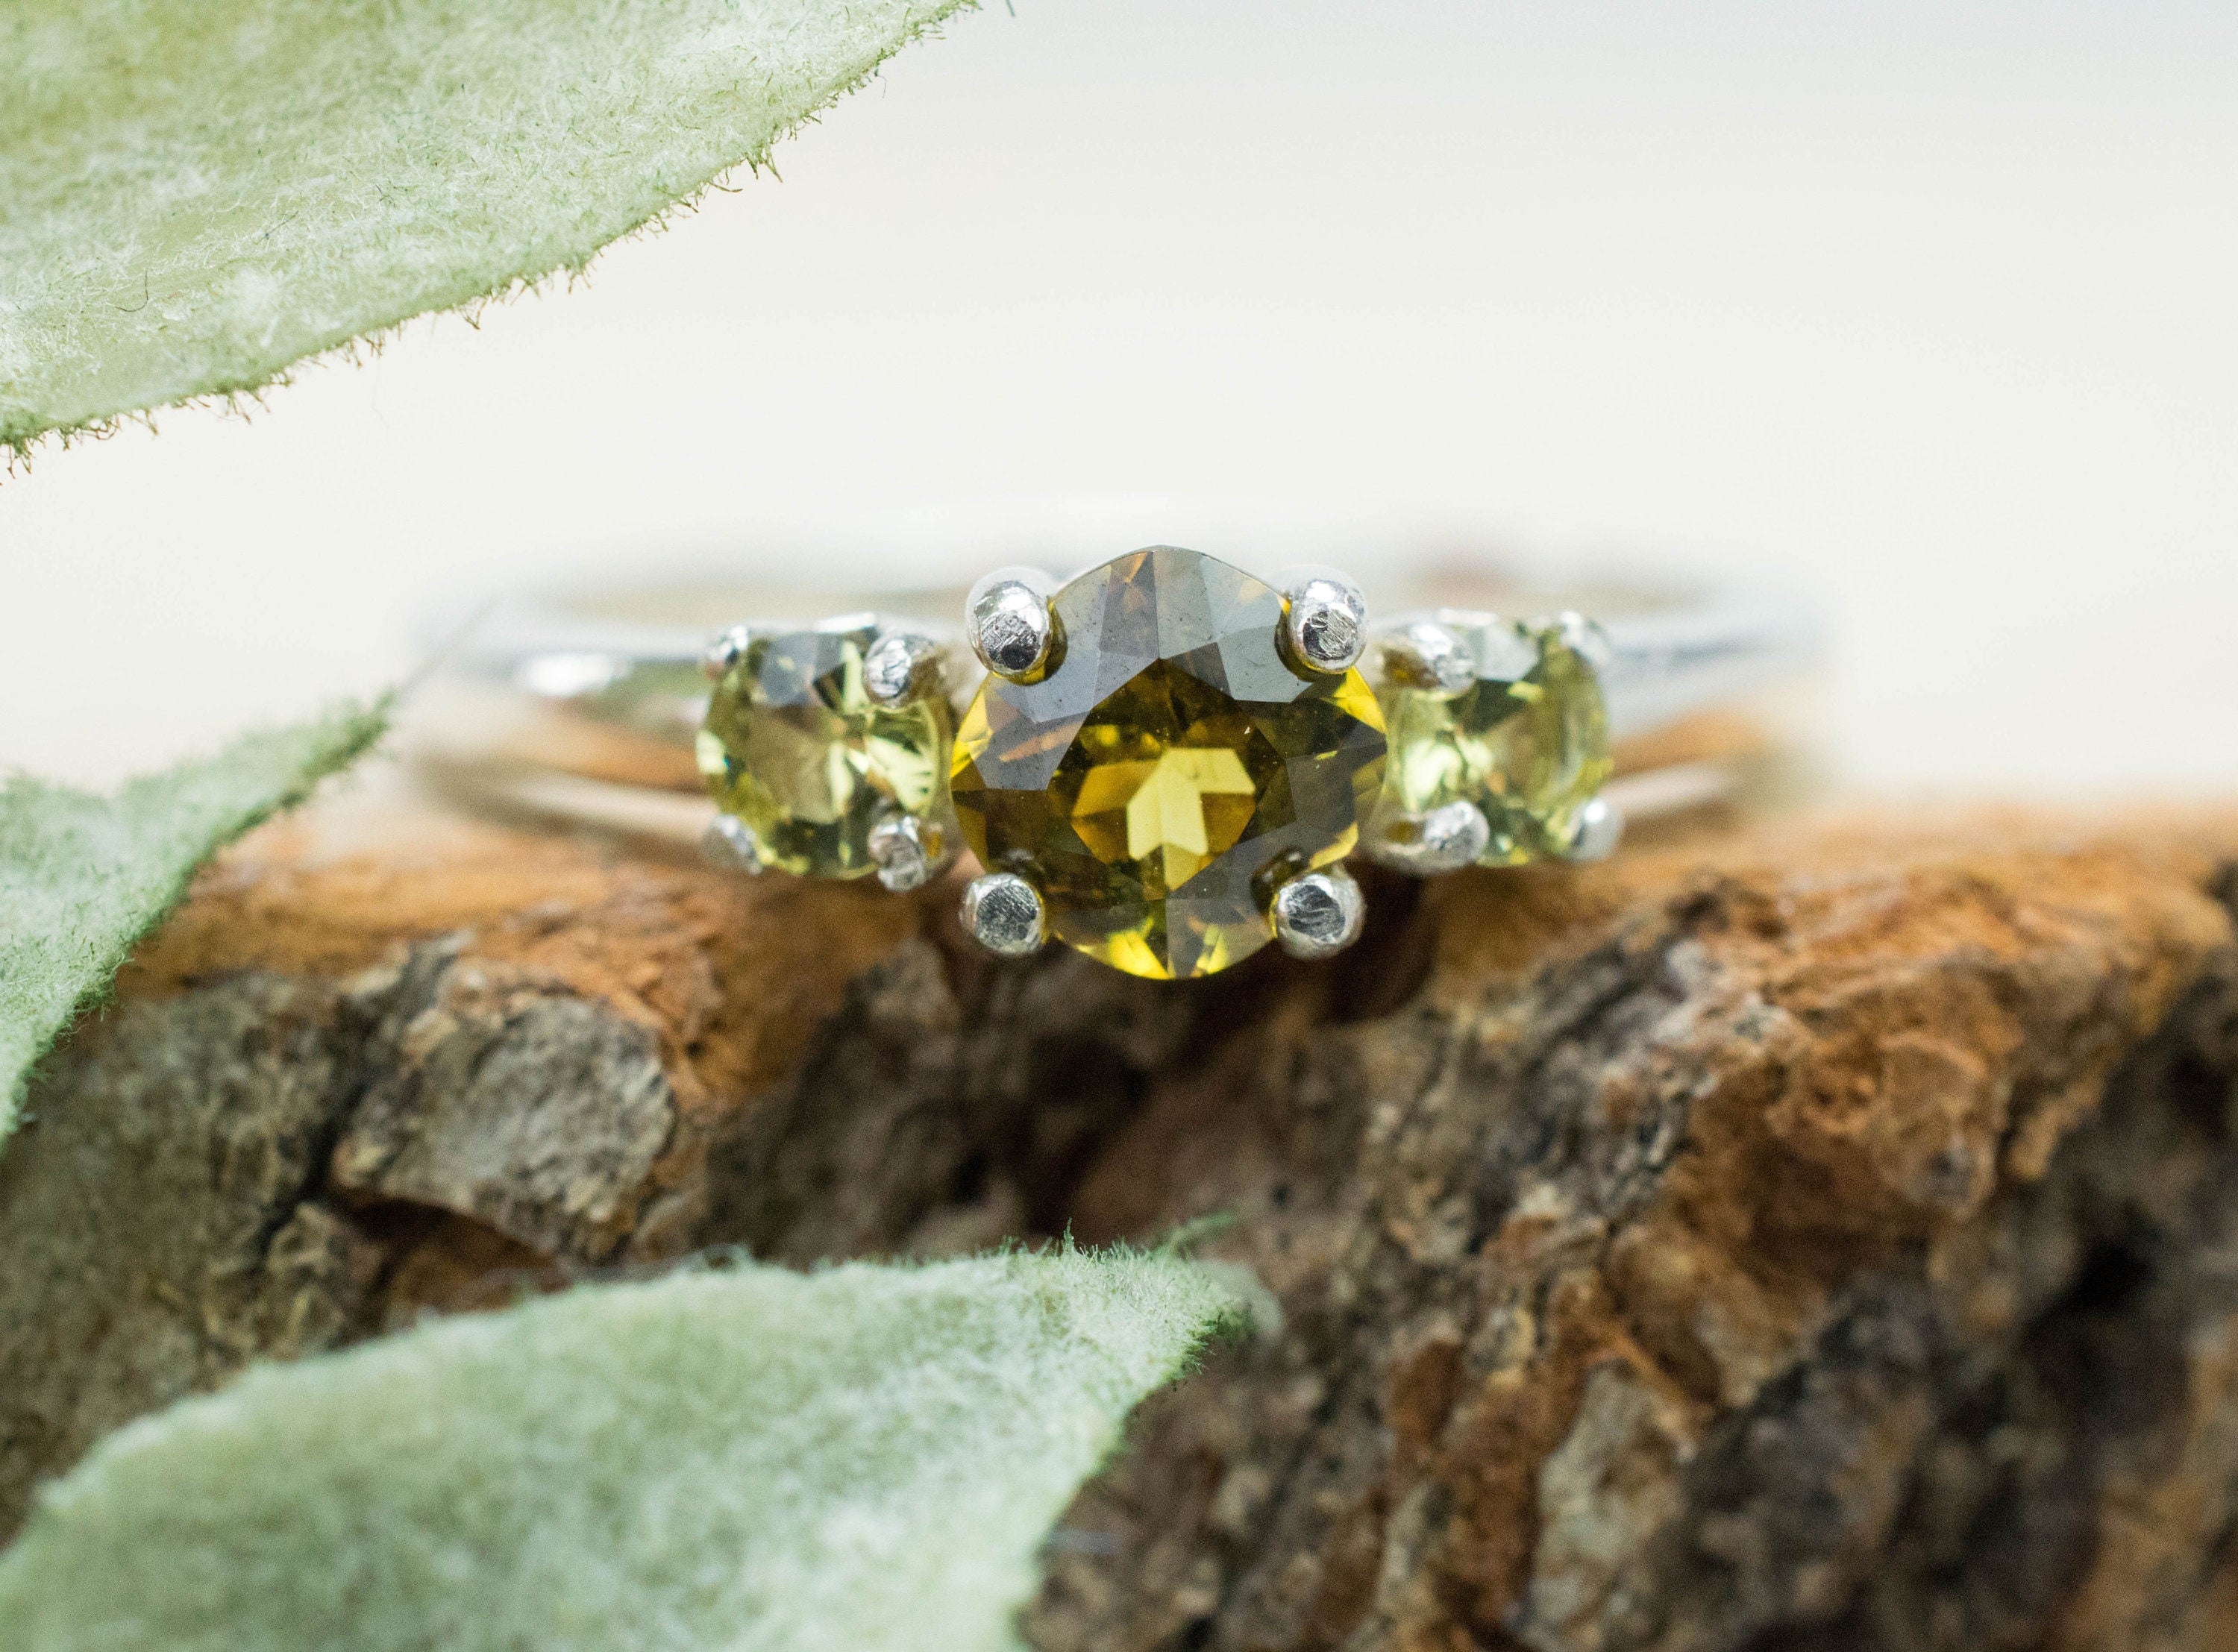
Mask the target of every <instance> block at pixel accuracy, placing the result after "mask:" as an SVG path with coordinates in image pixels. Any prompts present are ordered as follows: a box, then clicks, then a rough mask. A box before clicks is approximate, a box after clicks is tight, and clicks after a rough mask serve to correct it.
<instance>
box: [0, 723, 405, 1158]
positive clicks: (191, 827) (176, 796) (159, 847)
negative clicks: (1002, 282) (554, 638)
mask: <svg viewBox="0 0 2238 1652" xmlns="http://www.w3.org/2000/svg"><path fill="white" fill-rule="evenodd" d="M386 727H387V708H386V706H385V705H376V706H374V707H371V708H359V707H349V708H346V709H344V710H339V711H335V712H333V713H331V714H329V715H328V716H327V717H322V718H320V719H319V720H318V721H316V722H313V723H307V724H301V725H299V726H297V727H295V728H289V729H281V730H275V731H273V732H271V733H265V734H252V735H248V736H245V737H242V738H241V739H239V740H236V741H235V742H234V743H233V744H231V745H230V746H228V747H227V748H226V749H225V750H223V751H222V752H220V753H219V754H218V755H217V756H216V757H211V758H209V759H208V760H206V761H203V762H197V763H182V764H181V765H180V766H179V767H177V768H175V769H173V770H169V772H168V773H164V774H160V775H150V776H147V777H145V778H144V779H140V780H136V781H134V782H132V783H130V784H129V785H128V786H126V787H125V788H124V789H123V790H122V792H120V793H119V794H118V795H117V796H115V797H114V798H108V797H96V796H89V795H87V794H86V793H84V792H79V791H71V790H68V789H66V788H63V787H60V786H49V785H43V784H42V783H39V782H37V781H36V780H30V779H23V778H17V779H13V780H9V781H6V782H4V783H0V1140H5V1139H6V1137H7V1134H8V1132H9V1129H10V1127H11V1126H12V1124H13V1123H14V1120H15V1113H16V1109H17V1103H18V1102H19V1101H20V1100H21V1098H22V1094H23V1080H24V1077H25V1075H26V1074H28V1073H29V1071H30V1067H31V1064H32V1063H33V1062H34V1061H37V1060H38V1058H39V1057H40V1055H41V1054H43V1053H44V1052H45V1050H46V1047H47V1046H48V1045H50V1043H52V1042H53V1041H54V1040H55V1038H56V1035H58V1034H60V1033H61V1032H62V1031H63V1028H66V1027H68V1026H69V1025H70V1020H71V1018H72V1017H73V1016H74V1015H76V1014H77V1012H78V1010H79V1008H81V1007H83V1005H84V1004H86V1003H87V1002H88V1001H90V1000H92V999H94V998H96V997H98V996H99V995H101V994H102V993H103V992H105V991H107V990H108V988H109V980H110V978H111V977H112V976H114V975H116V971H117V969H118V968H119V967H120V966H122V963H123V962H124V959H125V955H127V954H128V953H129V952H130V951H131V949H132V947H133V944H134V943H135V942H137V941H138V940H139V939H140V938H141V937H142V935H146V934H147V933H148V931H149V930H150V929H151V928H154V927H155V926H156V923H157V922H159V921H160V920H161V919H162V916H163V915H164V914H165V913H167V912H169V910H170V909H172V908H173V907H174V906H175V905H176V904H178V902H179V899H180V897H181V896H182V895H184V894H185V893H186V889H187V881H188V880H189V878H191V877H192V876H194V873H195V868H197V867H198V866H200V865H201V864H202V862H204V861H205V860H207V859H209V856H210V855H211V854H212V853H213V852H214V851H215V850H216V849H218V848H219V847H221V846H222V845H223V844H224V843H228V841H230V840H231V839H233V838H235V837H236V836H240V835H241V834H242V832H244V831H247V830H248V829H249V828H250V827H251V826H254V825H255V824H256V823H257V822H259V821H261V820H262V819H264V818H265V817H266V816H268V815H271V814H272V813H274V812H275V810H278V809H285V808H288V807H289V806H290V805H291V804H294V803H297V802H300V801H301V799H302V798H303V797H304V796H306V795H308V792H309V791H310V789H311V788H312V787H313V786H315V785H316V784H317V783H318V782H319V781H320V779H321V778H322V777H323V776H327V775H329V774H331V773H333V772H334V770H337V769H341V768H342V767H344V766H345V765H347V764H348V763H350V762H351V761H352V760H353V759H354V758H355V757H358V756H359V755H360V754H361V752H363V751H364V750H366V749H367V747H368V746H370V745H371V744H372V743H374V741H375V740H377V739H379V738H380V737H381V731H382V730H383V729H384V728H386Z"/></svg>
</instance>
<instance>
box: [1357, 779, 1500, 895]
mask: <svg viewBox="0 0 2238 1652" xmlns="http://www.w3.org/2000/svg"><path fill="white" fill-rule="evenodd" d="M1491 843H1492V823H1491V822H1489V821H1487V820H1486V818H1485V817H1484V810H1482V809H1479V808H1478V807H1477V806H1476V805H1475V804H1474V803H1471V802H1469V801H1468V800H1467V798H1466V797H1464V798H1460V799H1459V800H1457V801H1455V802H1453V803H1441V804H1440V805H1439V806H1438V807H1437V808H1435V809H1431V810H1430V811H1429V812H1428V813H1427V814H1425V815H1400V816H1397V817H1396V818H1394V819H1391V820H1387V821H1386V822H1384V823H1382V827H1381V831H1380V832H1379V834H1378V836H1376V838H1375V840H1374V843H1372V844H1371V846H1370V847H1371V849H1372V850H1373V852H1374V856H1375V858H1376V859H1377V860H1378V861H1380V862H1382V863H1383V864H1384V865H1386V866H1389V867H1393V868H1394V869H1397V870H1399V871H1401V872H1411V873H1413V874H1414V876H1417V877H1429V876H1433V875H1434V874H1435V873H1439V872H1458V871H1459V870H1460V869H1461V868H1462V867H1464V866H1473V865H1475V864H1476V862H1477V861H1478V859H1479V858H1480V857H1481V856H1482V855H1483V854H1484V851H1485V849H1486V848H1487V847H1488V846H1489V845H1490V844H1491Z"/></svg>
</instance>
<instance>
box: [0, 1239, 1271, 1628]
mask: <svg viewBox="0 0 2238 1652" xmlns="http://www.w3.org/2000/svg"><path fill="white" fill-rule="evenodd" d="M1237 1312H1238V1298H1237V1296H1236V1293H1235V1290H1234V1288H1233V1287H1232V1285H1229V1284H1228V1283H1227V1282H1226V1281H1225V1279H1223V1276H1222V1275H1221V1274H1220V1273H1218V1272H1215V1271H1214V1270H1211V1269H1208V1268H1203V1267H1200V1266H1197V1265H1193V1264H1191V1263H1189V1262H1187V1261H1184V1260H1182V1259H1179V1258H1177V1257H1175V1256H1173V1255H1171V1254H1169V1253H1157V1254H1143V1253H1140V1252H1127V1251H1117V1252H1102V1253H1088V1252H1080V1251H1076V1250H1074V1249H1072V1248H1070V1247H1069V1246H1067V1247H1065V1248H1063V1249H1062V1250H1057V1251H1051V1252H1043V1253H1040V1254H1031V1255H1030V1254H1024V1253H1018V1252H1013V1253H1010V1254H1005V1255H999V1256H990V1257H982V1258H977V1259H971V1260H966V1261H956V1262H943V1263H937V1264H932V1265H926V1266H923V1267H893V1266H877V1265H869V1264H863V1263H856V1264H851V1265H847V1266H844V1267H838V1268H833V1269H830V1270H828V1271H824V1272H817V1273H813V1274H806V1275H803V1274H798V1273H791V1272H786V1271H785V1270H783V1269H780V1268H772V1267H760V1266H753V1265H747V1266H745V1267H743V1268H741V1269H739V1270H738V1271H735V1272H695V1273H686V1274H683V1275H680V1276H677V1277H672V1278H670V1279H665V1280H662V1281H659V1282H657V1283H652V1284H644V1285H608V1286H589V1287H585V1288H581V1289H578V1290H576V1291H573V1292H569V1293H567V1294H566V1295H563V1296H559V1297H553V1298H546V1299H544V1300H541V1301H536V1302H533V1303H530V1304H528V1305H525V1306H521V1307H517V1308H514V1309H513V1310H511V1311H509V1312H504V1313H496V1314H485V1315H475V1316H470V1317H467V1318H456V1319H449V1320H445V1321H441V1322H438V1323H435V1324H433V1325H427V1326H423V1327H422V1328H420V1329H419V1330H416V1331H414V1332H408V1333H406V1334H404V1335H401V1336H397V1337H393V1338H387V1339H386V1340H383V1341H380V1342H375V1343H374V1344H371V1345H368V1346H366V1347H363V1348H361V1349H359V1350H357V1351H353V1352H350V1353H346V1354H340V1355H329V1356H325V1357H321V1358H313V1359H308V1360H305V1361H303V1362H301V1364H298V1365H279V1366H264V1367H261V1368H258V1369H256V1370H254V1371H251V1372H250V1373H249V1374H248V1376H246V1377H245V1378H242V1380H241V1381H240V1382H239V1383H237V1384H235V1385H234V1386H233V1387H232V1388H230V1389H228V1390H227V1391H223V1392H222V1393H220V1394H217V1395H215V1396H213V1397H211V1398H202V1399H194V1400H189V1401H187V1402H185V1403H183V1404H179V1405H176V1406H174V1407H173V1408H172V1409H171V1410H169V1411H166V1412H163V1413H162V1414H161V1415H159V1416H156V1417H151V1418H149V1419H146V1420H143V1421H142V1422H139V1423H136V1424H132V1425H131V1426H130V1427H129V1428H126V1429H124V1430H123V1431H121V1432H120V1433H118V1434H116V1435H114V1436H112V1437H110V1438H109V1440H108V1441H107V1442H105V1443H104V1444H103V1445H101V1446H100V1447H99V1448H97V1449H96V1450H95V1451H94V1453H93V1454H92V1455H91V1457H89V1458H88V1459H87V1461H86V1462H85V1463H84V1464H83V1465H81V1466H80V1467H79V1468H78V1469H77V1470H75V1471H74V1472H73V1473H71V1474H70V1475H69V1476H67V1477H64V1478H63V1480H61V1481H59V1482H57V1483H56V1484H55V1485H53V1486H51V1487H50V1488H49V1489H48V1490H47V1491H46V1493H45V1494H44V1496H43V1498H42V1500H41V1502H40V1503H39V1505H38V1507H37V1509H36V1510H35V1512H34V1514H33V1516H32V1518H31V1522H30V1524H29V1526H28V1527H26V1529H25V1530H24V1533H23V1536H22V1538H21V1539H20V1540H19V1541H18V1542H17V1545H16V1547H15V1549H14V1550H11V1551H10V1553H9V1554H8V1555H7V1556H5V1557H4V1558H0V1649H4V1652H92V1649H96V1648H99V1649H102V1652H143V1649H144V1652H156V1649H161V1652H407V1649H414V1652H416V1649H425V1648H428V1647H441V1648H443V1649H446V1652H498V1649H506V1652H517V1649H525V1648H535V1649H539V1652H563V1649H583V1652H608V1649H612V1648H617V1647H629V1648H632V1649H638V1652H686V1649H690V1652H701V1649H713V1648H722V1649H736V1652H747V1649H751V1652H883V1649H891V1652H999V1649H1010V1648H1013V1647H1015V1646H1016V1644H1017V1637H1016V1631H1015V1629H1013V1627H1012V1624H1011V1618H1012V1615H1013V1613H1014V1612H1015V1610H1016V1608H1017V1607H1018V1606H1019V1605H1020V1604H1021V1603H1022V1602H1023V1601H1024V1600H1025V1599H1026V1598H1027V1597H1028V1596H1030V1594H1031V1592H1032V1590H1033V1589H1034V1588H1035V1585H1036V1570H1037V1567H1036V1551H1037V1550H1038V1549H1039V1546H1040V1544H1041V1543H1042V1541H1043V1537H1044V1536H1045V1535H1046V1533H1047V1532H1048V1530H1049V1526H1050V1524H1051V1523H1053V1522H1054V1521H1055V1520H1056V1517H1057V1516H1058V1515H1059V1514H1060V1513H1061V1512H1062V1511H1063V1509H1064V1506H1065V1504H1066V1503H1067V1502H1068V1501H1069V1499H1070V1497H1072V1495H1073V1493H1074V1491H1075V1490H1076V1488H1077V1487H1078V1486H1079V1485H1080V1484H1081V1483H1082V1482H1083V1480H1085V1479H1086V1478H1087V1477H1088V1476H1089V1475H1090V1474H1091V1473H1093V1472H1094V1471H1095V1470H1096V1467H1097V1465H1098V1464H1101V1463H1102V1461H1103V1459H1104V1457H1106V1456H1107V1455H1108V1454H1109V1452H1110V1450H1112V1448H1113V1447H1114V1445H1115V1444H1116V1443H1117V1441H1118V1439H1119V1435H1120V1430H1121V1426H1122V1423H1123V1421H1124V1419H1125V1417H1126V1416H1127V1413H1128V1412H1129V1411H1130V1410H1131V1409H1132V1408H1133V1407H1134V1405H1135V1404H1136V1402H1137V1401H1138V1400H1140V1399H1141V1398H1142V1397H1143V1396H1144V1395H1146V1394H1148V1393H1149V1392H1151V1391H1153V1390H1155V1389H1156V1388H1158V1387H1160V1386H1162V1384H1165V1383H1167V1382H1169V1381H1170V1380H1171V1379H1172V1378H1174V1377H1175V1376H1176V1375H1177V1374H1179V1373H1180V1372H1181V1371H1182V1370H1183V1369H1184V1368H1185V1366H1186V1365H1187V1364H1188V1363H1189V1359H1190V1358H1191V1357H1192V1356H1193V1355H1194V1353H1195V1351H1196V1350H1197V1349H1198V1348H1199V1347H1200V1346H1201V1345H1202V1344H1203V1342H1204V1340H1205V1339H1206V1338H1208V1336H1210V1335H1212V1334H1213V1333H1214V1332H1215V1331H1217V1330H1218V1329H1220V1328H1221V1327H1222V1325H1224V1324H1228V1323H1231V1322H1232V1321H1233V1320H1234V1318H1235V1315H1236V1314H1237Z"/></svg>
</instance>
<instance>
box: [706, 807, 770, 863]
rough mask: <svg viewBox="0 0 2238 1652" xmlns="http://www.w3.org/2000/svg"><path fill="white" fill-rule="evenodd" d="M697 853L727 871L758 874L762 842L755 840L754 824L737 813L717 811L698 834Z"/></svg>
mask: <svg viewBox="0 0 2238 1652" xmlns="http://www.w3.org/2000/svg"><path fill="white" fill-rule="evenodd" d="M699 853H700V855H701V856H703V857H705V860H706V862H707V864H708V865H710V866H719V867H721V868H722V869H724V870H725V871H726V872H745V873H748V874H750V875H753V876H759V875H760V873H761V870H762V846H761V845H760V844H759V843H756V842H754V831H753V828H752V827H751V826H749V825H747V824H746V823H745V822H744V821H742V820H740V819H739V818H738V816H736V815H718V816H715V818H714V819H712V820H711V821H709V822H708V823H707V829H706V830H705V832H703V833H702V834H700V837H699Z"/></svg>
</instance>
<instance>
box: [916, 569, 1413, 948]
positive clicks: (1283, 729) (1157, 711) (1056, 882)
mask: <svg viewBox="0 0 2238 1652" xmlns="http://www.w3.org/2000/svg"><path fill="white" fill-rule="evenodd" d="M1055 607H1056V617H1057V624H1058V636H1059V641H1058V644H1057V648H1056V652H1055V654H1054V656H1053V661H1054V663H1053V664H1051V665H1050V666H1049V668H1048V669H1047V670H1046V671H1045V672H1044V674H1043V676H1042V677H1040V679H1039V680H1038V681H1036V682H1031V683H1013V682H1010V681H1008V680H1006V679H1005V678H1003V677H989V678H988V679H987V681H986V682H985V684H983V686H982V687H981V688H980V691H979V693H978V695H977V697H976V698H974V699H973V701H972V702H971V705H970V710H967V711H966V712H965V713H964V717H963V725H962V728H961V730H960V731H959V732H958V734H957V742H956V760H955V769H954V774H953V777H952V784H953V790H954V795H955V803H956V812H957V817H958V818H959V820H960V821H961V823H962V824H963V833H964V836H965V838H966V839H967V840H968V841H969V842H970V844H971V847H972V849H973V850H974V852H976V853H977V856H979V860H980V862H981V864H983V866H985V867H986V868H987V869H988V870H990V871H1004V872H1016V873H1017V874H1018V875H1019V876H1022V877H1023V878H1024V879H1026V881H1027V882H1030V883H1031V884H1032V885H1033V886H1034V887H1035V889H1037V890H1039V891H1040V893H1041V896H1042V901H1043V906H1044V908H1045V909H1046V911H1047V914H1048V919H1049V929H1050V932H1051V933H1052V934H1054V935H1056V937H1057V939H1059V940H1061V941H1063V942H1067V943H1068V944H1069V945H1071V946H1075V947H1077V948H1080V950H1082V951H1083V952H1085V953H1087V954H1088V955H1089V956H1091V957H1095V958H1100V959H1102V960H1103V961H1105V962H1107V963H1111V964H1116V966H1118V967H1119V968H1122V969H1124V970H1127V971H1129V973H1131V974H1134V975H1151V976H1155V977H1159V978H1169V977H1172V978H1179V977H1184V976H1189V975H1210V974H1212V973H1213V972H1214V971H1215V970H1218V969H1225V968H1228V966H1229V965H1230V964H1233V963H1236V962H1239V961H1241V960H1242V959H1245V958H1248V957H1249V956H1250V955H1252V954H1253V953H1255V952H1256V951H1258V949H1259V948H1261V947H1262V946H1264V945H1266V944H1267V942H1268V941H1269V940H1271V939H1272V938H1273V936H1274V928H1273V924H1272V922H1271V920H1270V919H1269V918H1268V901H1269V899H1270V898H1271V896H1272V894H1273V889H1274V885H1275V883H1277V882H1280V881H1281V879H1282V878H1284V877H1287V876H1292V875H1294V873H1297V872H1302V871H1306V870H1308V869H1311V868H1313V867H1316V866H1326V865H1328V863H1330V862H1334V861H1336V860H1339V859H1341V858H1342V857H1343V856H1345V855H1346V854H1347V852H1349V851H1350V850H1351V849H1352V848H1353V847H1354V843H1357V841H1358V839H1359V833H1360V825H1361V821H1362V820H1363V819H1364V818H1365V817H1366V815H1367V810H1368V809H1369V808H1371V807H1372V806H1373V804H1374V800H1375V797H1376V795H1377V792H1378V791H1379V790H1380V789H1381V785H1382V783H1383V718H1382V714H1381V711H1380V710H1379V709H1378V707H1377V705H1376V703H1375V697H1374V692H1373V691H1371V690H1370V689H1369V688H1368V686H1367V680H1366V679H1365V678H1364V677H1361V674H1360V673H1359V672H1358V671H1347V672H1346V673H1344V674H1343V675H1342V676H1341V677H1317V676H1310V675H1301V673H1299V672H1297V671H1293V670H1291V668H1290V667H1289V666H1288V664H1285V663H1284V662H1283V659H1282V654H1281V644H1280V639H1279V631H1280V627H1281V619H1282V596H1281V592H1279V591H1275V589H1274V588H1273V587H1271V586H1269V585H1265V584H1264V583H1262V582H1261V581H1260V580H1257V579H1255V578H1252V577H1251V576H1250V575H1248V574H1247V573H1243V572H1241V571H1239V570H1237V569H1235V568H1231V567H1229V566H1228V565H1227V564H1225V563H1222V562H1217V561H1215V560H1214V559H1213V558H1210V557H1206V556H1201V555H1199V554H1198V553H1197V552H1194V551H1182V550H1176V549H1175V548H1173V547H1171V546H1166V545H1161V546H1157V547H1155V548H1153V549H1151V550H1148V551H1137V552H1134V553H1132V554H1131V555H1129V556H1124V557H1121V558H1118V559H1117V560H1116V561H1114V562H1110V563H1107V564H1106V565H1103V566H1102V567H1101V568H1098V569H1096V570H1095V571H1094V572H1090V573H1086V574H1083V575H1082V576H1081V577H1080V578H1077V579H1076V580H1074V581H1073V582H1072V583H1071V584H1069V585H1067V586H1065V587H1064V589H1063V590H1062V591H1059V592H1058V593H1057V595H1056V601H1055Z"/></svg>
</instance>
